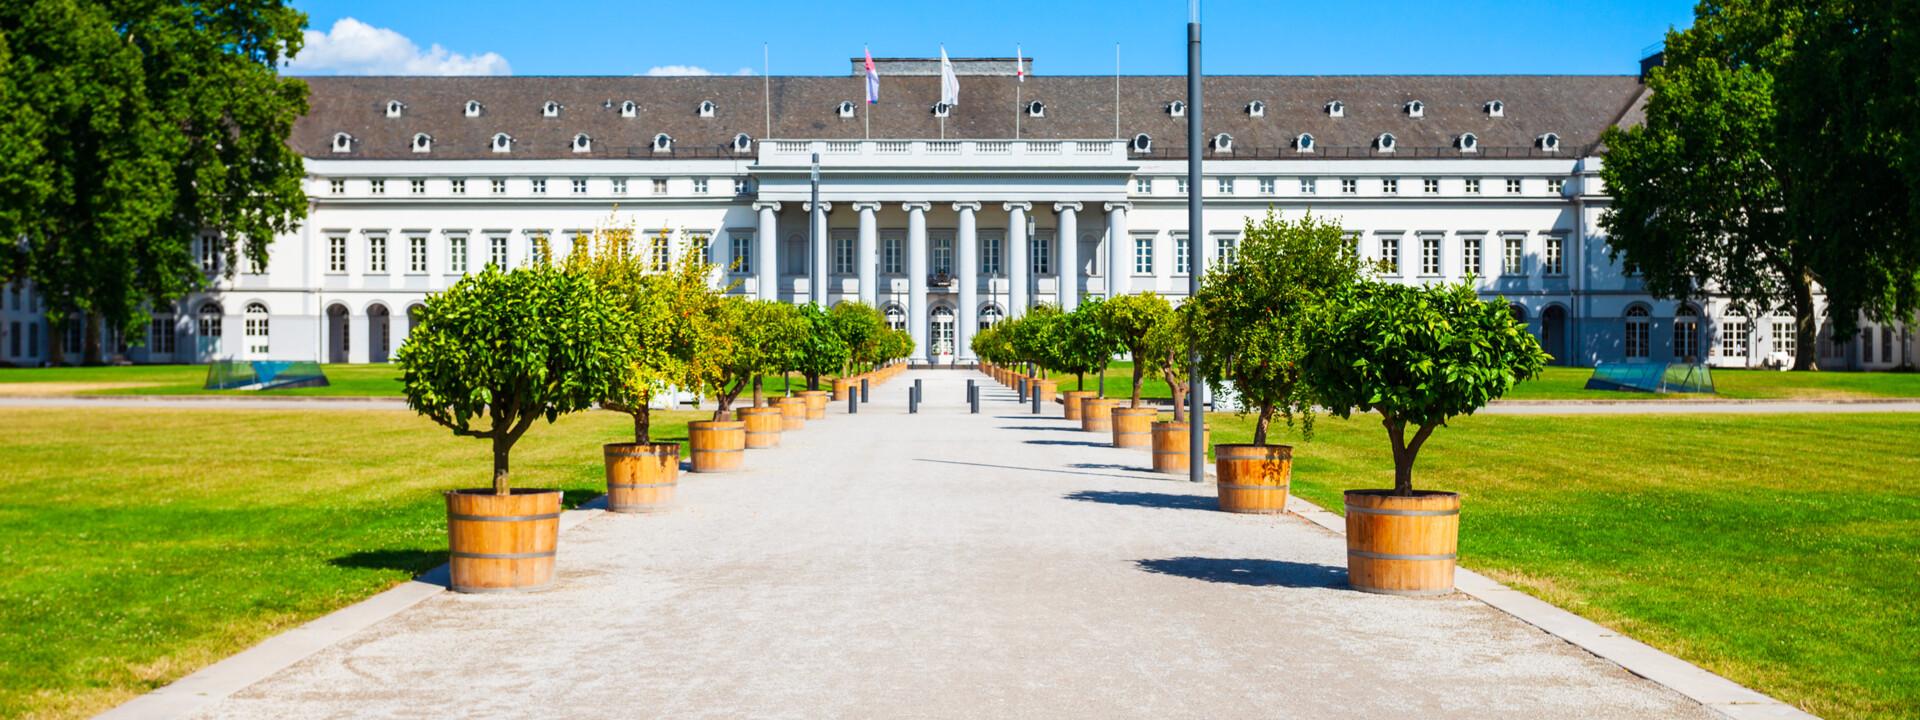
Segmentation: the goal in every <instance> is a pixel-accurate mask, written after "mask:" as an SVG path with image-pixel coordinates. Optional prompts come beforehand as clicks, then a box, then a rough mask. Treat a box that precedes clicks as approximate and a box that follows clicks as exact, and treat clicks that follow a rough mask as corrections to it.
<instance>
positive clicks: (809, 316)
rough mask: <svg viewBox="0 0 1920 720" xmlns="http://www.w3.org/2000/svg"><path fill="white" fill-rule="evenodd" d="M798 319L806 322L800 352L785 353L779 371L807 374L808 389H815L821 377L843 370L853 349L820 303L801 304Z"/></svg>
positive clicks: (817, 387)
mask: <svg viewBox="0 0 1920 720" xmlns="http://www.w3.org/2000/svg"><path fill="white" fill-rule="evenodd" d="M800 319H801V321H803V322H805V323H806V326H807V334H806V337H805V339H803V340H802V341H801V343H800V347H799V352H796V353H793V354H792V355H790V356H788V358H787V363H788V364H787V365H786V366H785V367H782V368H780V371H781V372H797V373H800V374H801V375H804V376H806V378H807V387H808V388H810V389H813V390H818V389H820V376H822V375H828V374H832V373H836V372H840V371H842V370H845V369H846V366H847V362H848V359H849V358H851V357H852V355H853V352H852V349H851V348H849V347H848V346H847V342H846V341H845V340H843V339H841V337H840V332H839V330H838V329H836V328H835V327H834V322H833V317H832V316H830V315H828V314H827V312H826V311H824V310H821V309H820V306H819V305H815V304H813V303H807V304H805V305H801V306H800Z"/></svg>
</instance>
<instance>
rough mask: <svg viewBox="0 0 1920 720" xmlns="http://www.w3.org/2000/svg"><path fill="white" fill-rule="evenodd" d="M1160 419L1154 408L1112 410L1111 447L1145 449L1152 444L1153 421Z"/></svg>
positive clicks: (1119, 408) (1158, 412)
mask: <svg viewBox="0 0 1920 720" xmlns="http://www.w3.org/2000/svg"><path fill="white" fill-rule="evenodd" d="M1158 417H1160V411H1159V410H1156V409H1154V408H1135V407H1116V408H1114V409H1113V423H1112V424H1113V446H1114V447H1147V446H1149V445H1152V444H1153V421H1154V419H1156V418H1158Z"/></svg>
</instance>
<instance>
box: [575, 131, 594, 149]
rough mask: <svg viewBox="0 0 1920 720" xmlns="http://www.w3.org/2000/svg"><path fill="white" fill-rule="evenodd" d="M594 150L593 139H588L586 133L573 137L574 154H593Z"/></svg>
mask: <svg viewBox="0 0 1920 720" xmlns="http://www.w3.org/2000/svg"><path fill="white" fill-rule="evenodd" d="M592 150H593V138H591V137H587V134H586V133H580V134H578V135H575V136H573V151H574V152H577V153H583V152H591V151H592Z"/></svg>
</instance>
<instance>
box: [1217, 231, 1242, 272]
mask: <svg viewBox="0 0 1920 720" xmlns="http://www.w3.org/2000/svg"><path fill="white" fill-rule="evenodd" d="M1239 244H1240V239H1239V238H1234V237H1216V238H1214V239H1213V261H1214V262H1215V263H1217V264H1219V266H1220V267H1233V261H1234V258H1235V257H1238V251H1239V249H1240V248H1239V247H1238V246H1239Z"/></svg>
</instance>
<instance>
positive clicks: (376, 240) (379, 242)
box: [367, 235, 387, 275]
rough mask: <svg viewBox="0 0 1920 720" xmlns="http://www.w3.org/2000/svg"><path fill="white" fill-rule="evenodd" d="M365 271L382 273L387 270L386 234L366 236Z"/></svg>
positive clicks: (376, 273) (375, 273)
mask: <svg viewBox="0 0 1920 720" xmlns="http://www.w3.org/2000/svg"><path fill="white" fill-rule="evenodd" d="M367 272H368V273H369V274H373V275H384V274H386V272H387V236H385V235H368V236H367Z"/></svg>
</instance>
